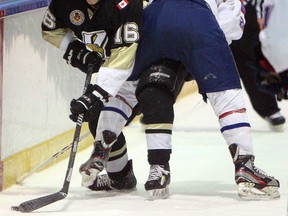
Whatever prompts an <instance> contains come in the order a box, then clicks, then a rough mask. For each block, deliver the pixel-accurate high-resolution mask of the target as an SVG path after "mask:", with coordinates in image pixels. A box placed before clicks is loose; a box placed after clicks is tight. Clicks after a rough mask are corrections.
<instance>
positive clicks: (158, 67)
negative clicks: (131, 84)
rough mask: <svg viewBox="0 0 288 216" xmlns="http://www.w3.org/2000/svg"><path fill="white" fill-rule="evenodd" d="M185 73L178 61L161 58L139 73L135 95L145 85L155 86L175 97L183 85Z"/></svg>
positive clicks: (145, 86)
mask: <svg viewBox="0 0 288 216" xmlns="http://www.w3.org/2000/svg"><path fill="white" fill-rule="evenodd" d="M187 74H188V72H187V71H186V70H185V69H184V67H183V65H182V64H181V63H180V62H178V61H174V60H169V59H165V60H162V61H160V62H159V63H157V64H154V65H152V66H151V67H150V68H149V69H148V70H147V71H144V72H143V73H142V74H141V77H140V79H139V83H138V86H137V89H136V95H138V94H139V92H141V91H142V90H143V89H145V88H147V87H150V86H156V87H157V88H162V89H165V90H166V91H168V92H170V93H171V95H172V96H173V97H174V98H175V99H176V97H177V95H178V94H179V92H180V91H181V89H182V87H183V85H184V82H185V78H186V77H187Z"/></svg>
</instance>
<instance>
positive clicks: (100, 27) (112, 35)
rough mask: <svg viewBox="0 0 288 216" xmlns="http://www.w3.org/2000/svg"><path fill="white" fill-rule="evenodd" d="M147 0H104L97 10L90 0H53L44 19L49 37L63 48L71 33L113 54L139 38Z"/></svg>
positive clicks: (106, 53)
mask: <svg viewBox="0 0 288 216" xmlns="http://www.w3.org/2000/svg"><path fill="white" fill-rule="evenodd" d="M142 10H143V0H100V3H99V8H98V9H96V10H93V9H92V8H91V7H90V6H89V5H88V4H87V3H86V0H52V1H51V3H50V5H49V7H48V10H47V12H46V14H45V16H44V18H43V21H42V26H41V27H42V35H43V38H44V39H45V40H47V41H48V42H50V43H52V44H53V45H55V46H57V47H58V48H59V47H60V44H61V42H62V40H63V38H64V36H65V35H66V33H67V32H69V31H72V32H73V33H74V35H75V36H76V37H77V38H78V39H79V40H81V41H82V42H83V43H85V44H86V45H87V47H88V48H89V49H91V50H93V51H97V52H99V53H102V54H103V56H104V57H107V56H110V54H111V49H117V48H119V47H123V46H125V47H127V46H128V47H129V46H130V45H131V44H133V43H137V42H138V40H139V34H140V32H139V31H140V27H141V22H142Z"/></svg>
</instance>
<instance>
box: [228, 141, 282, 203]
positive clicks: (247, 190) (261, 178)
mask: <svg viewBox="0 0 288 216" xmlns="http://www.w3.org/2000/svg"><path fill="white" fill-rule="evenodd" d="M229 149H230V152H231V155H232V157H233V159H234V164H235V181H236V184H237V185H238V195H239V197H241V198H243V199H249V200H265V199H275V198H279V197H280V194H279V191H278V189H279V187H280V184H279V181H278V180H277V179H275V178H274V177H272V176H269V175H267V174H266V173H265V172H264V171H262V170H260V169H259V168H257V167H256V166H255V165H254V159H255V157H254V156H253V155H238V153H237V145H236V144H232V145H230V146H229Z"/></svg>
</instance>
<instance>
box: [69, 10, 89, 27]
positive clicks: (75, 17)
mask: <svg viewBox="0 0 288 216" xmlns="http://www.w3.org/2000/svg"><path fill="white" fill-rule="evenodd" d="M69 17H70V21H71V23H73V24H74V25H77V26H79V25H81V24H82V23H83V22H84V20H85V16H84V14H83V12H82V11H80V10H74V11H72V12H71V13H70V16H69Z"/></svg>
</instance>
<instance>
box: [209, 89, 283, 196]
mask: <svg viewBox="0 0 288 216" xmlns="http://www.w3.org/2000/svg"><path fill="white" fill-rule="evenodd" d="M207 96H208V98H209V101H210V102H211V105H212V106H213V108H214V111H215V114H216V116H217V117H218V118H219V124H220V127H221V133H222V135H223V137H224V139H225V140H226V143H227V144H228V146H229V151H230V153H231V156H232V158H233V162H234V164H235V181H236V184H237V185H238V194H239V196H240V197H242V198H245V199H271V198H278V197H279V196H280V194H279V192H278V188H279V186H280V185H279V181H278V180H277V179H275V178H274V177H272V176H269V175H268V174H266V173H265V172H264V171H262V170H260V169H258V168H257V167H256V166H255V165H254V159H255V156H254V153H253V144H252V139H251V127H250V124H249V121H248V119H247V114H246V109H245V102H244V98H243V93H242V90H241V89H231V90H226V91H222V92H214V93H207Z"/></svg>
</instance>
